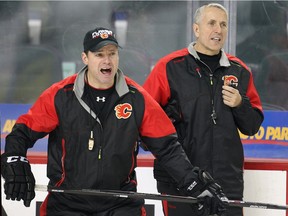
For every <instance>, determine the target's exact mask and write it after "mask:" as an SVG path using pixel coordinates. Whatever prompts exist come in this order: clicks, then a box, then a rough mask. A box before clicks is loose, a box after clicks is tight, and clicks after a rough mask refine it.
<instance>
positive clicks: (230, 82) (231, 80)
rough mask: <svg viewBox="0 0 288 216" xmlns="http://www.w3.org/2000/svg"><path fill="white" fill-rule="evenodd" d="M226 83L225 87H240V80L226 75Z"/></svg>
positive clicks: (224, 79) (224, 77) (224, 78)
mask: <svg viewBox="0 0 288 216" xmlns="http://www.w3.org/2000/svg"><path fill="white" fill-rule="evenodd" d="M222 79H223V81H224V85H229V86H235V87H237V86H238V78H237V77H236V76H234V75H225V76H223V77H222Z"/></svg>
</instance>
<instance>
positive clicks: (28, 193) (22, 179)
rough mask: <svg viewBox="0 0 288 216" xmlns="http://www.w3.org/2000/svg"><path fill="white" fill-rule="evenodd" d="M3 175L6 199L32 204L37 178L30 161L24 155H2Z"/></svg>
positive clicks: (27, 205)
mask: <svg viewBox="0 0 288 216" xmlns="http://www.w3.org/2000/svg"><path fill="white" fill-rule="evenodd" d="M1 170H2V176H3V178H4V179H5V183H4V193H5V194H6V199H7V200H9V199H11V200H15V199H16V200H17V201H20V200H21V199H22V200H23V201H24V205H25V206H26V207H29V206H30V202H31V200H33V199H34V197H35V191H34V188H35V178H34V176H33V173H32V172H31V167H30V164H29V161H28V160H27V158H26V157H23V156H6V155H5V154H3V155H2V156H1Z"/></svg>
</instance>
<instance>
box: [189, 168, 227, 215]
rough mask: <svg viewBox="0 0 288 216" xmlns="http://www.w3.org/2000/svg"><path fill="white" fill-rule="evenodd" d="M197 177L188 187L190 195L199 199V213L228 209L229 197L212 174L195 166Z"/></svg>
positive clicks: (221, 211) (212, 212)
mask: <svg viewBox="0 0 288 216" xmlns="http://www.w3.org/2000/svg"><path fill="white" fill-rule="evenodd" d="M193 172H194V174H195V175H197V179H196V180H195V181H194V182H192V184H190V185H189V186H188V188H187V192H188V194H189V195H190V196H194V197H195V196H196V197H197V198H198V199H199V208H198V210H199V212H198V213H199V215H204V214H205V213H209V214H220V215H221V213H223V212H224V211H225V210H226V209H225V207H226V206H227V204H228V198H227V197H226V196H225V194H224V193H223V190H222V188H221V186H220V185H218V184H217V183H216V182H215V181H214V179H213V178H212V176H211V175H210V174H209V173H208V172H206V171H203V170H200V169H199V168H197V167H195V168H194V169H193Z"/></svg>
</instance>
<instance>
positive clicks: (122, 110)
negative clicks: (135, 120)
mask: <svg viewBox="0 0 288 216" xmlns="http://www.w3.org/2000/svg"><path fill="white" fill-rule="evenodd" d="M114 110H115V115H116V117H117V118H118V119H127V118H129V117H130V116H131V113H132V106H131V104H129V103H124V104H118V105H117V106H116V107H115V108H114Z"/></svg>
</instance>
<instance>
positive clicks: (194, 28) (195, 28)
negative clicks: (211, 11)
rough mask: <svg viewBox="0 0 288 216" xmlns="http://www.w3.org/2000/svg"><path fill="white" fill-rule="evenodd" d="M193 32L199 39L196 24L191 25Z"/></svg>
mask: <svg viewBox="0 0 288 216" xmlns="http://www.w3.org/2000/svg"><path fill="white" fill-rule="evenodd" d="M193 31H194V34H195V36H196V37H197V38H198V37H199V25H198V24H196V23H193Z"/></svg>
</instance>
